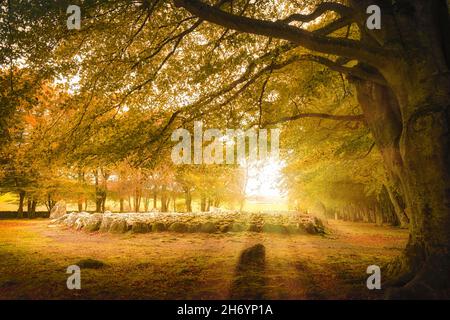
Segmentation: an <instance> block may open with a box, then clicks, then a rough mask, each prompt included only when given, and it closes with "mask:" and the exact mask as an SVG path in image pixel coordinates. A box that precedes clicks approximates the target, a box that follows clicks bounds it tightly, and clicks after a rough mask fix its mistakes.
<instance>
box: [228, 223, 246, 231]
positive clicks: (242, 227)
mask: <svg viewBox="0 0 450 320" xmlns="http://www.w3.org/2000/svg"><path fill="white" fill-rule="evenodd" d="M247 229H248V226H247V225H246V224H243V223H240V222H235V223H233V225H232V226H231V232H243V231H246V230H247Z"/></svg>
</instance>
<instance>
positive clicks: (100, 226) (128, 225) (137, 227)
mask: <svg viewBox="0 0 450 320" xmlns="http://www.w3.org/2000/svg"><path fill="white" fill-rule="evenodd" d="M51 225H60V226H66V227H69V228H74V229H76V230H84V231H87V232H95V231H98V232H110V233H125V232H132V233H148V232H163V231H169V232H183V233H186V232H191V233H192V232H201V233H225V232H267V233H280V234H323V233H324V232H325V228H324V226H323V223H322V221H321V220H320V219H318V218H317V217H314V216H311V215H306V214H301V213H298V212H290V211H287V212H270V213H264V212H258V213H247V212H237V211H214V212H199V213H175V212H169V213H160V212H148V213H111V212H109V211H106V212H105V213H93V214H90V213H87V212H72V213H68V214H67V213H66V214H64V215H62V216H60V217H58V218H56V219H53V220H51Z"/></svg>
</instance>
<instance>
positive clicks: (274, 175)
mask: <svg viewBox="0 0 450 320" xmlns="http://www.w3.org/2000/svg"><path fill="white" fill-rule="evenodd" d="M282 168H283V163H282V162H281V161H277V160H274V159H272V158H269V159H268V160H264V161H258V162H257V163H251V164H249V165H248V170H247V185H246V189H245V193H246V195H247V196H257V197H267V198H282V197H283V196H284V194H283V192H282V190H281V189H280V181H281V169H282Z"/></svg>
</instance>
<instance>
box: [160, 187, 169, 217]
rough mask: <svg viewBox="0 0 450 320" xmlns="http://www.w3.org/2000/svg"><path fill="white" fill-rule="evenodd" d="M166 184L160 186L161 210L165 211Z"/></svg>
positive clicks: (166, 209)
mask: <svg viewBox="0 0 450 320" xmlns="http://www.w3.org/2000/svg"><path fill="white" fill-rule="evenodd" d="M167 211H168V208H167V186H166V185H163V186H162V187H161V212H167Z"/></svg>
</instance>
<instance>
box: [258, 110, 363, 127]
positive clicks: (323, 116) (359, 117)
mask: <svg viewBox="0 0 450 320" xmlns="http://www.w3.org/2000/svg"><path fill="white" fill-rule="evenodd" d="M303 118H320V119H329V120H336V121H359V122H363V121H364V115H362V114H357V115H334V114H327V113H301V114H296V115H294V116H290V117H282V118H280V119H278V120H275V121H271V122H266V123H265V124H264V126H268V125H274V124H278V123H284V122H289V121H294V120H298V119H303Z"/></svg>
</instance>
